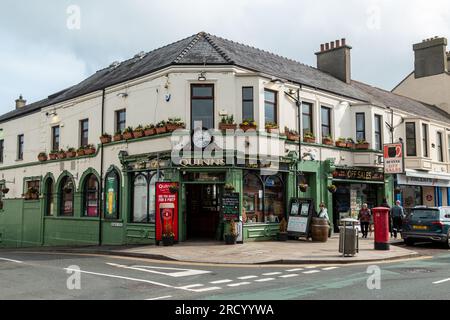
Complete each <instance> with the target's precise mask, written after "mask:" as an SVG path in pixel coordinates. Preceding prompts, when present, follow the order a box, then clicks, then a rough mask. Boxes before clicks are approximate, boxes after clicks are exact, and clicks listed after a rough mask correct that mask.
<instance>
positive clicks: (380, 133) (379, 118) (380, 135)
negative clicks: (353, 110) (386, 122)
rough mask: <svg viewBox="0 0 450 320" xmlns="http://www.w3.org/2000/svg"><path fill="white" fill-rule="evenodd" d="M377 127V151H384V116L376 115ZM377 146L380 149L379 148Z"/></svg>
mask: <svg viewBox="0 0 450 320" xmlns="http://www.w3.org/2000/svg"><path fill="white" fill-rule="evenodd" d="M374 120H375V125H374V130H373V131H374V139H375V146H374V149H375V150H382V149H383V116H382V115H380V114H375V115H374ZM377 124H378V127H379V128H380V131H377ZM377 144H378V145H379V147H378V148H377Z"/></svg>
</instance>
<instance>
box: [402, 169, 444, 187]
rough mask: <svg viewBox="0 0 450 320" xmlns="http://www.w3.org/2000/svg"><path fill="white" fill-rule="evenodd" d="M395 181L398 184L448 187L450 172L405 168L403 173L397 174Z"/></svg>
mask: <svg viewBox="0 0 450 320" xmlns="http://www.w3.org/2000/svg"><path fill="white" fill-rule="evenodd" d="M397 181H398V184H399V185H411V186H428V187H443V188H446V187H449V188H450V174H446V173H437V172H433V173H427V172H420V171H416V170H411V169H406V172H405V174H399V175H397Z"/></svg>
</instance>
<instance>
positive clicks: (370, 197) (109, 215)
mask: <svg viewBox="0 0 450 320" xmlns="http://www.w3.org/2000/svg"><path fill="white" fill-rule="evenodd" d="M350 50H351V47H350V46H348V45H347V44H346V42H345V41H338V42H336V43H333V45H331V46H330V44H327V45H322V46H320V51H319V52H317V53H316V55H317V60H318V63H317V68H313V67H308V66H306V65H304V64H301V63H298V62H296V61H293V60H289V59H285V58H283V57H280V56H278V55H275V54H272V53H269V52H267V51H263V50H259V49H256V48H253V47H250V46H247V45H243V44H239V43H236V42H233V41H229V40H226V39H223V38H220V37H217V36H214V35H211V34H207V33H205V32H200V33H198V34H196V35H192V36H191V37H188V38H186V39H182V40H180V41H178V42H175V43H172V44H169V45H167V46H164V47H161V48H159V49H156V50H153V51H150V52H148V53H140V54H137V55H136V56H134V57H133V58H131V59H129V60H126V61H123V62H117V63H113V64H111V65H110V66H109V67H106V68H104V69H102V70H99V71H98V72H96V73H95V74H94V75H92V76H91V77H89V78H87V79H85V80H83V81H82V82H80V83H79V84H76V85H74V86H72V87H70V88H67V89H65V90H62V91H60V92H57V93H55V94H53V95H50V96H48V98H46V99H43V100H41V101H38V102H35V103H31V104H27V103H26V101H25V99H23V97H20V98H19V99H18V100H17V101H16V108H15V109H14V110H12V111H10V112H8V113H6V114H4V115H1V116H0V247H28V246H68V245H132V244H139V245H141V244H142V245H146V244H149V245H153V244H156V243H157V242H158V240H157V239H158V237H159V236H160V235H161V233H162V232H165V231H167V230H162V229H161V223H160V222H158V221H161V220H162V219H166V218H167V219H169V218H170V219H171V221H173V223H174V225H173V227H174V230H169V231H173V232H174V233H175V235H176V240H177V241H179V242H183V241H190V240H196V239H202V240H209V241H214V240H216V241H223V240H224V237H223V236H224V234H225V233H226V232H227V227H226V226H227V223H225V221H224V220H225V216H224V211H223V203H222V200H223V199H224V197H226V198H227V201H228V200H229V203H237V202H234V201H237V200H239V201H238V208H237V216H236V220H237V221H238V228H239V231H240V237H241V240H242V241H243V242H249V241H261V240H262V241H264V240H274V239H276V235H277V233H278V232H279V227H280V222H281V221H282V219H283V218H288V212H289V213H292V210H290V207H291V205H292V203H294V200H295V199H308V201H309V202H308V203H309V208H312V209H315V210H317V209H318V206H319V204H320V202H324V203H325V205H326V206H327V208H328V213H329V215H330V219H331V220H332V222H333V225H334V226H335V227H336V226H338V225H339V220H340V219H341V218H342V217H346V216H349V215H353V216H355V215H356V214H357V211H358V210H359V208H360V206H361V205H362V203H365V202H367V203H368V205H369V206H370V207H374V206H376V205H378V204H380V203H381V201H382V198H383V197H387V199H388V201H389V202H390V203H393V202H394V194H393V192H394V177H393V176H392V175H385V176H384V175H383V173H382V168H383V164H382V161H381V160H382V157H383V152H382V148H383V144H385V143H388V142H390V140H391V137H390V133H389V132H387V130H386V128H385V126H384V125H383V124H384V123H385V122H387V120H389V119H391V118H392V116H393V117H394V120H395V121H396V123H397V122H398V123H400V122H401V119H402V117H405V115H409V116H411V117H414V118H415V117H417V114H416V113H415V112H416V110H417V108H418V107H417V104H419V107H420V108H419V110H422V109H423V110H426V112H427V113H428V111H429V113H430V114H432V110H429V109H430V108H429V106H427V105H426V104H421V103H419V102H417V101H413V102H411V101H410V100H408V98H404V97H399V96H397V95H395V94H393V93H390V92H386V91H382V90H379V89H377V88H374V87H372V86H369V85H366V84H363V83H361V82H356V81H352V79H351V74H350V70H351V68H350V66H349V63H350V59H349V57H350ZM327 61H328V62H327ZM324 62H326V63H324ZM274 65H277V66H279V68H276V70H275V69H274V68H273V66H274ZM330 66H333V68H331V67H330ZM335 67H336V68H335ZM394 100H395V101H398V100H400V103H397V102H396V103H392V101H394ZM380 102H381V103H380ZM412 104H413V106H411V105H412ZM413 107H415V108H413ZM398 109H401V112H399V111H398ZM441 118H442V115H441ZM200 121H201V122H202V129H203V130H202V131H198V132H197V131H195V130H194V129H195V128H196V125H195V124H196V122H200ZM174 126H175V127H179V128H183V129H182V130H184V132H185V133H186V134H187V135H188V136H189V137H190V138H192V142H193V143H194V144H196V143H197V146H198V144H200V146H201V147H202V148H204V147H206V145H207V144H206V145H204V144H203V142H204V141H208V139H206V138H208V135H209V133H210V131H212V132H218V133H222V132H224V130H227V129H224V127H226V128H231V132H232V133H233V134H232V136H233V139H235V140H236V141H237V143H240V145H238V144H236V145H235V146H232V147H228V149H226V151H227V152H226V154H225V156H224V157H223V158H220V157H215V155H213V156H211V155H209V156H208V155H207V156H203V157H196V156H195V155H194V156H192V155H189V154H185V153H183V154H182V155H181V157H180V158H178V159H174V157H173V151H174V149H176V148H175V147H174V144H173V139H174V136H175V134H174V133H172V131H171V129H169V128H170V127H172V128H173V127H174ZM207 129H208V130H209V131H207ZM235 130H236V131H235ZM251 131H253V132H255V137H256V138H257V142H253V141H251V140H246V139H247V138H248V137H247V136H246V134H247V133H248V132H251ZM36 132H39V134H36ZM404 132H405V127H404V125H401V126H399V127H398V128H397V132H396V136H395V137H394V138H395V139H396V140H398V139H399V138H401V137H405V135H404ZM241 136H244V137H245V139H240V137H241ZM340 137H349V138H340ZM209 138H215V137H211V136H209ZM248 139H250V138H248ZM342 139H344V140H345V139H347V140H348V139H350V140H360V139H362V140H364V141H363V142H364V143H360V144H361V145H359V146H358V145H353V146H351V147H349V146H348V145H346V144H345V143H343V145H342ZM241 140H242V141H241ZM406 140H407V141H413V140H412V138H410V139H408V137H407V139H406ZM416 140H420V139H416ZM338 142H339V143H338ZM188 143H191V142H190V141H189V142H188ZM65 146H67V147H65ZM269 146H270V147H269ZM62 149H68V150H62ZM74 150H75V151H74ZM238 150H239V151H238ZM240 150H245V152H242V151H240ZM441 150H443V149H442V145H441ZM230 158H231V159H232V160H233V161H231V162H230V161H228V160H229V159H230ZM448 158H449V157H447V156H446V157H445V159H444V160H445V161H444V162H442V163H441V164H440V167H439V169H440V170H441V171H442V172H444V171H445V169H446V168H447V167H449V168H450V161H447V159H448ZM267 159H269V160H267ZM380 159H381V160H380ZM413 160H414V159H413ZM406 163H407V167H408V162H406ZM449 171H450V170H449ZM400 182H401V181H400ZM332 185H336V186H337V192H336V193H332V192H330V191H329V187H330V186H332ZM231 189H232V194H233V196H236V197H237V198H233V199H232V198H231V197H228V195H230V194H231V193H230V190H231ZM443 190H444V189H443V188H441V191H443ZM447 190H449V188H447ZM405 194H406V193H405ZM437 195H440V194H439V193H438V194H437ZM449 198H450V197H449ZM443 199H444V198H443ZM444 200H445V199H444ZM447 200H448V199H447ZM297 203H299V202H297ZM311 204H313V206H312V205H311ZM312 211H313V210H311V212H312ZM233 214H234V213H233ZM227 215H229V212H227Z"/></svg>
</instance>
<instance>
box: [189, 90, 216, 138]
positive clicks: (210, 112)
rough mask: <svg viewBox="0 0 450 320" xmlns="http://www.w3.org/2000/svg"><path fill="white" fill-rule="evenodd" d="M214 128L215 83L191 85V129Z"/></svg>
mask: <svg viewBox="0 0 450 320" xmlns="http://www.w3.org/2000/svg"><path fill="white" fill-rule="evenodd" d="M196 127H202V128H206V129H213V128H214V85H213V84H193V85H191V129H192V130H193V129H195V128H196Z"/></svg>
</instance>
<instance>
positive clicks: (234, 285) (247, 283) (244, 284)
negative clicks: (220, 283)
mask: <svg viewBox="0 0 450 320" xmlns="http://www.w3.org/2000/svg"><path fill="white" fill-rule="evenodd" d="M249 284H250V282H240V283H232V284H229V285H228V287H232V288H234V287H240V286H246V285H249Z"/></svg>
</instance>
